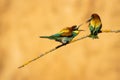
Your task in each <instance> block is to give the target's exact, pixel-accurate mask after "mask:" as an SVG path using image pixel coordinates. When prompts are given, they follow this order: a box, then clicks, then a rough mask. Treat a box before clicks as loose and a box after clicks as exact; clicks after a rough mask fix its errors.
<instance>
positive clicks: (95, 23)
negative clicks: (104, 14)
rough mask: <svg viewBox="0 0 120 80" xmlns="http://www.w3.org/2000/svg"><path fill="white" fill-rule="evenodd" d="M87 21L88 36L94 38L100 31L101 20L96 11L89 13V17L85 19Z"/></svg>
mask: <svg viewBox="0 0 120 80" xmlns="http://www.w3.org/2000/svg"><path fill="white" fill-rule="evenodd" d="M87 22H89V30H90V35H89V37H91V38H93V39H96V38H98V33H101V28H102V22H101V19H100V16H99V15H98V14H96V13H94V14H92V15H91V18H90V19H89V20H88V21H87Z"/></svg>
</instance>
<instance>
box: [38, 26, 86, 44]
mask: <svg viewBox="0 0 120 80" xmlns="http://www.w3.org/2000/svg"><path fill="white" fill-rule="evenodd" d="M80 26H81V25H79V26H77V25H73V26H71V27H66V28H63V29H62V30H60V31H59V32H58V33H56V34H53V35H51V36H40V38H48V39H50V40H55V41H57V42H60V43H62V44H68V43H69V42H71V41H72V40H73V38H74V37H76V36H77V35H78V34H79V32H80V31H84V30H79V27H80Z"/></svg>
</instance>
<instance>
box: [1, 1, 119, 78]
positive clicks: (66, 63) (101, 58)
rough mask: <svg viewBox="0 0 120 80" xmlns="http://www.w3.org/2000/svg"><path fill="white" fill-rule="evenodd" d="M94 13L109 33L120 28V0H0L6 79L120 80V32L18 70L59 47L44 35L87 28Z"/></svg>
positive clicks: (78, 44) (3, 75) (67, 48)
mask: <svg viewBox="0 0 120 80" xmlns="http://www.w3.org/2000/svg"><path fill="white" fill-rule="evenodd" d="M92 13H98V14H99V15H100V17H101V19H102V23H103V29H113V30H116V29H120V0H0V80H120V34H119V33H118V34H115V33H103V34H100V35H99V38H100V39H98V40H93V39H90V38H87V39H84V40H81V41H78V42H75V43H72V44H70V45H67V46H65V47H62V48H60V49H58V50H56V51H54V52H51V53H50V54H48V55H46V56H44V57H42V58H41V59H39V60H37V61H35V62H33V63H31V64H29V65H27V66H26V67H24V68H22V69H18V68H17V67H18V66H20V65H22V64H23V63H24V62H26V61H28V60H30V59H32V58H34V57H36V56H38V55H40V54H41V53H43V52H45V51H48V50H50V49H51V48H54V47H55V46H57V45H58V44H59V43H58V42H55V41H53V40H48V39H40V38H39V36H40V35H51V34H54V33H56V32H58V31H59V30H61V29H62V28H64V27H68V26H72V25H74V24H81V23H83V22H84V21H86V20H87V19H88V18H89V17H90V15H91V14H92ZM87 25H88V24H86V25H84V26H82V27H81V29H85V30H88V27H87ZM85 34H86V32H81V33H80V34H79V35H78V36H77V38H78V37H81V36H83V35H85Z"/></svg>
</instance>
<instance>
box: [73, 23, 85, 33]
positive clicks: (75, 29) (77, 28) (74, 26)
mask: <svg viewBox="0 0 120 80" xmlns="http://www.w3.org/2000/svg"><path fill="white" fill-rule="evenodd" d="M82 25H83V24H80V25H78V26H77V25H73V26H72V30H73V31H84V30H79V28H80V26H82Z"/></svg>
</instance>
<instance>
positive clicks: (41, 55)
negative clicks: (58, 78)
mask: <svg viewBox="0 0 120 80" xmlns="http://www.w3.org/2000/svg"><path fill="white" fill-rule="evenodd" d="M87 37H88V35H87V36H83V37H81V38H78V39H76V40H73V41H71V42H70V43H68V44H71V43H73V42H76V41H78V40H82V39H85V38H87ZM65 45H67V44H61V45H58V46H57V47H55V48H53V49H51V50H49V51H47V52H45V53H43V54H40V55H39V56H38V57H36V58H34V59H32V60H30V61H28V62H27V63H25V64H23V65H21V66H19V67H18V68H22V67H25V66H26V65H28V64H30V63H31V62H33V61H35V60H37V59H39V58H41V57H43V56H45V55H47V54H48V53H50V52H52V51H55V50H56V49H58V48H60V47H63V46H65Z"/></svg>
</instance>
